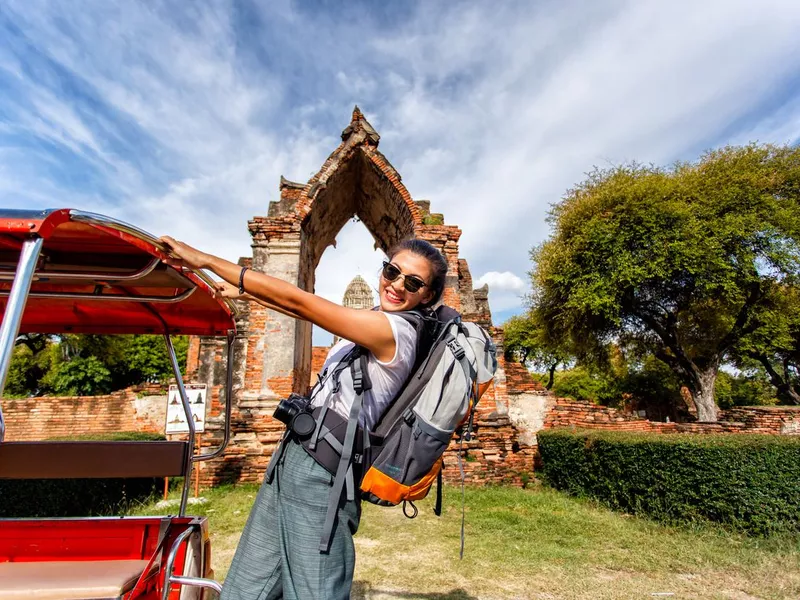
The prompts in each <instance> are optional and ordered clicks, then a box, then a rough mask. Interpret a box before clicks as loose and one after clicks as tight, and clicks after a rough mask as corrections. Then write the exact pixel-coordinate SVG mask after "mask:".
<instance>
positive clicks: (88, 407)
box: [0, 386, 167, 442]
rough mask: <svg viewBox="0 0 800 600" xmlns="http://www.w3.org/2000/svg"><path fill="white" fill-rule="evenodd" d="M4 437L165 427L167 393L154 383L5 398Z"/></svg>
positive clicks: (156, 430)
mask: <svg viewBox="0 0 800 600" xmlns="http://www.w3.org/2000/svg"><path fill="white" fill-rule="evenodd" d="M0 402H2V405H3V415H4V417H5V422H6V437H5V439H6V440H7V441H14V442H25V441H37V440H48V439H52V438H64V437H69V436H73V435H91V434H98V433H112V432H117V431H146V432H151V433H159V432H163V431H164V425H165V423H166V414H167V396H166V393H164V392H163V390H161V389H160V388H158V387H157V386H143V387H136V388H130V389H127V390H122V391H119V392H115V393H113V394H108V395H105V396H85V397H81V396H66V397H49V396H45V397H42V398H22V399H14V398H4V399H2V400H0Z"/></svg>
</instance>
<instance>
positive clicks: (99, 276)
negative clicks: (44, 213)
mask: <svg viewBox="0 0 800 600" xmlns="http://www.w3.org/2000/svg"><path fill="white" fill-rule="evenodd" d="M160 262H161V259H159V258H154V259H153V260H151V261H150V262H149V263H147V264H146V265H145V266H144V267H142V268H141V269H137V270H136V271H132V272H130V273H109V272H105V273H104V272H102V271H97V272H96V273H87V272H85V271H82V272H80V271H37V272H36V276H35V279H37V280H43V279H46V280H48V281H49V280H51V279H79V280H84V279H86V280H89V281H128V282H130V281H136V280H137V279H142V278H143V277H146V276H147V275H149V274H150V273H152V272H153V269H155V268H156V267H157V266H158V263H160ZM7 279H14V271H5V270H0V281H3V280H7Z"/></svg>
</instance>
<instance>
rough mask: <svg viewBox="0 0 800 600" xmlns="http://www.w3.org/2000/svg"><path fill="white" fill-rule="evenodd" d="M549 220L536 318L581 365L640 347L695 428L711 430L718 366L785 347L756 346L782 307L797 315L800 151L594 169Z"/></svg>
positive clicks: (539, 255)
mask: <svg viewBox="0 0 800 600" xmlns="http://www.w3.org/2000/svg"><path fill="white" fill-rule="evenodd" d="M550 220H551V223H552V225H553V233H552V235H551V237H550V239H548V240H547V241H545V242H544V243H543V244H542V245H541V246H539V247H537V248H535V249H534V250H533V251H532V259H533V262H534V271H533V273H532V279H533V287H534V293H533V296H532V303H533V307H534V310H535V311H536V312H537V313H538V315H539V318H540V319H541V320H542V321H543V322H545V323H547V325H548V329H549V331H550V335H551V336H552V337H562V338H564V339H568V340H569V343H570V344H571V345H572V346H573V347H574V348H576V349H577V351H578V353H579V354H582V355H583V356H584V357H585V358H587V359H588V358H591V356H592V355H594V354H596V353H598V352H601V351H602V349H603V348H606V347H607V346H608V344H609V342H611V341H616V342H617V343H620V344H622V345H625V344H627V343H632V344H636V345H638V346H639V347H641V348H644V349H647V350H648V351H649V352H651V353H652V354H653V355H655V356H656V357H657V358H659V359H660V360H661V361H663V362H664V363H665V364H666V365H668V366H669V367H670V369H671V370H672V371H673V372H674V373H675V375H676V377H677V378H678V380H679V381H680V382H681V383H682V384H683V385H685V386H686V387H687V388H688V389H689V391H690V392H691V394H692V398H693V400H694V402H695V405H696V406H697V410H698V418H699V419H700V420H716V414H717V406H716V403H715V399H714V383H715V380H716V376H717V372H718V369H719V367H720V365H721V364H722V363H723V361H724V360H725V359H726V357H729V356H732V355H733V354H735V353H737V352H738V353H740V354H741V353H743V352H744V351H746V350H747V349H748V348H749V349H751V350H752V349H755V348H759V349H762V350H764V351H765V352H767V355H768V357H769V360H770V361H771V362H772V363H773V364H777V362H779V361H780V360H781V358H782V356H783V354H781V353H782V352H784V351H785V350H786V348H787V345H786V344H783V343H782V344H781V345H780V347H772V346H769V347H767V346H766V345H765V344H764V343H761V342H763V340H765V339H767V338H768V337H769V336H768V334H767V332H768V331H770V330H774V331H777V330H780V331H789V330H791V324H790V323H788V322H786V320H787V319H788V318H789V315H791V314H792V311H787V310H785V309H778V308H777V307H780V306H784V307H785V306H786V305H787V303H788V304H789V305H792V306H795V307H796V306H797V305H796V302H797V295H796V291H797V289H798V283H799V282H800V148H797V147H791V146H771V145H763V146H757V145H750V146H746V147H727V148H723V149H720V150H715V151H712V152H708V153H707V154H705V155H703V156H702V157H701V158H700V159H699V160H698V161H697V162H695V163H678V164H675V165H673V166H671V167H667V168H661V167H656V166H646V165H640V164H631V165H623V166H618V167H614V168H610V169H606V170H595V171H594V172H592V173H590V174H589V175H588V177H587V179H586V180H585V181H583V182H582V183H580V184H579V185H578V186H577V187H575V188H574V189H572V190H570V191H569V192H568V193H567V194H566V196H565V197H564V198H563V200H562V201H561V202H560V203H558V204H557V205H555V206H554V208H553V209H552V211H551V214H550ZM792 294H794V295H792ZM787 339H788V338H787ZM747 340H751V343H750V345H749V346H748V345H747V344H745V342H746V341H747ZM758 340H761V342H758ZM757 342H758V343H757ZM790 372H791V369H790ZM794 372H795V373H796V371H794Z"/></svg>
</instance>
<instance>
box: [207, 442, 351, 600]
mask: <svg viewBox="0 0 800 600" xmlns="http://www.w3.org/2000/svg"><path fill="white" fill-rule="evenodd" d="M285 446H286V447H285V449H284V452H283V456H282V457H281V458H280V462H279V463H278V466H277V468H276V470H275V476H274V478H273V480H272V483H271V484H268V483H266V482H265V483H264V484H262V486H261V489H260V490H259V492H258V496H257V497H256V501H255V503H254V505H253V509H252V511H251V512H250V517H249V518H248V520H247V524H246V525H245V528H244V531H243V532H242V538H241V540H240V541H239V546H238V548H237V549H236V554H235V555H234V557H233V562H232V563H231V568H230V571H228V576H227V577H226V578H225V583H224V585H223V587H222V600H267V599H269V600H272V599H277V598H284V599H285V600H317V599H319V600H344V599H346V598H349V597H350V587H351V586H352V583H353V569H354V567H355V546H354V544H353V535H354V534H355V532H356V530H357V529H358V521H359V518H360V515H361V506H360V502H359V501H358V500H355V501H354V502H346V501H345V502H344V503H343V506H341V507H340V508H339V513H338V521H337V523H336V528H335V530H334V534H333V540H332V543H331V550H330V552H329V553H327V554H322V553H320V551H319V542H320V538H321V537H322V527H323V525H324V523H325V513H326V512H327V509H328V496H329V493H330V488H331V483H332V480H333V477H332V476H331V474H330V473H328V472H327V471H326V470H325V469H324V468H323V467H321V466H320V465H318V464H317V463H316V462H315V461H314V459H313V458H311V457H310V456H309V455H308V454H307V453H306V451H305V450H303V448H302V447H301V446H300V445H299V444H297V443H296V442H294V441H287V442H286V444H285Z"/></svg>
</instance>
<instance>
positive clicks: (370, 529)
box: [137, 486, 800, 600]
mask: <svg viewBox="0 0 800 600" xmlns="http://www.w3.org/2000/svg"><path fill="white" fill-rule="evenodd" d="M256 491H257V488H255V487H253V486H238V487H223V488H218V489H215V490H207V491H205V492H204V496H205V497H206V498H208V503H206V504H203V505H195V506H192V507H190V508H191V510H190V512H192V513H193V514H204V515H208V517H209V519H210V527H211V532H212V533H211V535H212V543H213V562H214V565H213V566H214V569H215V571H216V573H217V576H218V577H219V578H224V576H225V573H226V572H227V569H228V565H229V564H230V560H231V558H232V556H233V551H234V549H235V546H236V542H237V541H238V538H239V535H240V533H241V529H242V527H243V526H244V521H245V519H246V518H247V514H248V512H249V510H250V506H251V505H252V502H253V500H254V498H255V494H256ZM466 511H467V525H466V535H467V538H466V553H465V556H464V559H463V560H459V556H458V555H459V539H460V527H461V496H460V491H459V490H458V488H454V487H450V488H446V489H445V510H444V514H443V515H442V517H441V518H437V517H436V516H434V515H433V511H432V499H428V500H425V501H424V502H422V503H420V514H419V516H418V517H417V518H416V519H414V520H409V519H407V518H405V517H404V516H403V514H402V511H401V510H400V509H387V508H381V507H377V506H373V505H370V504H367V503H365V504H364V513H363V516H362V521H361V528H360V529H359V532H358V535H357V536H356V547H357V549H358V557H357V566H356V577H355V579H356V583H355V586H354V594H353V597H354V598H365V599H366V598H369V599H376V600H377V599H380V600H388V599H395V598H409V599H426V600H471V599H475V598H480V599H484V598H486V599H493V598H542V599H545V598H546V599H561V598H564V599H590V598H591V599H595V598H608V599H617V598H623V599H624V598H665V597H666V598H709V599H710V598H715V599H716V598H719V599H733V600H749V599H752V598H787V599H789V598H791V599H797V598H800V536H780V537H773V538H768V539H764V538H748V537H745V536H742V535H738V534H732V533H729V532H726V531H724V530H722V529H720V528H717V527H712V526H707V525H705V526H698V527H695V528H691V529H689V528H676V527H667V526H664V525H659V524H656V523H653V522H650V521H647V520H644V519H639V518H635V517H630V516H627V515H623V514H619V513H614V512H611V511H610V510H607V509H605V508H602V507H600V506H598V505H596V504H595V503H592V502H590V501H585V500H579V499H575V498H571V497H569V496H565V495H563V494H561V493H559V492H555V491H552V490H550V489H546V488H537V489H534V490H521V489H517V488H494V487H493V488H473V489H467V501H466ZM137 512H139V513H142V512H144V513H147V512H149V513H154V512H157V511H155V510H154V509H153V508H152V506H150V507H143V508H142V509H141V510H140V511H137Z"/></svg>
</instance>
